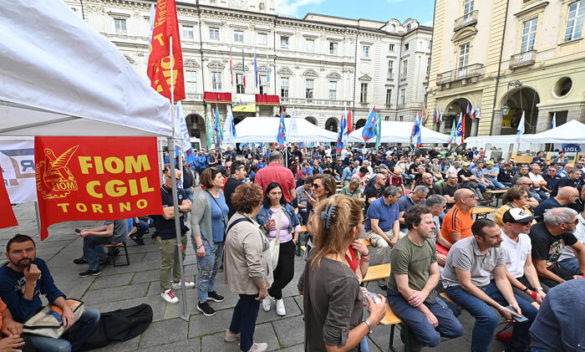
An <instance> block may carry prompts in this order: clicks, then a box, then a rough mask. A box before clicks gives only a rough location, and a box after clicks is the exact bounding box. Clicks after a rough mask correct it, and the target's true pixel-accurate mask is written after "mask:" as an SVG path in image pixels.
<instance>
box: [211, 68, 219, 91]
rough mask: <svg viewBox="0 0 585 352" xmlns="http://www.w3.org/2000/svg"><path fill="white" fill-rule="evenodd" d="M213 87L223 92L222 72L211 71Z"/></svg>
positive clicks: (214, 89)
mask: <svg viewBox="0 0 585 352" xmlns="http://www.w3.org/2000/svg"><path fill="white" fill-rule="evenodd" d="M211 87H212V89H213V91H214V92H221V72H211Z"/></svg>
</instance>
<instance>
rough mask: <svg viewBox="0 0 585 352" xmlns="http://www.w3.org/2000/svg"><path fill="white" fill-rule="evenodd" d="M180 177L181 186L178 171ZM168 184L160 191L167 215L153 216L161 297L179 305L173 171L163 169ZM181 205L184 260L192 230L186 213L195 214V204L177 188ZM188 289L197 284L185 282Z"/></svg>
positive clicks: (179, 280) (180, 217)
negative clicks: (188, 233)
mask: <svg viewBox="0 0 585 352" xmlns="http://www.w3.org/2000/svg"><path fill="white" fill-rule="evenodd" d="M174 172H175V176H176V177H177V183H179V181H180V180H181V173H180V171H179V170H174ZM163 174H164V177H165V183H164V184H163V185H162V186H161V188H160V193H161V197H162V203H163V214H162V215H155V216H153V219H154V227H155V229H156V234H157V237H156V243H157V244H158V248H159V250H160V269H159V278H160V291H161V293H160V296H161V297H162V299H164V300H165V301H166V302H168V303H177V302H179V298H178V297H177V296H175V294H174V293H173V291H172V288H180V287H181V271H180V270H181V268H180V267H179V265H183V263H179V251H178V250H177V234H176V232H175V208H174V206H173V192H172V185H173V179H172V176H171V169H170V168H168V167H165V169H164V170H163ZM177 202H178V204H179V213H180V214H179V222H180V228H181V245H182V247H181V248H183V250H182V251H181V252H182V254H183V257H182V258H183V261H184V260H185V248H186V246H187V236H185V235H186V233H187V231H188V230H189V229H188V228H187V227H186V226H185V223H184V221H185V220H184V219H185V215H184V214H186V213H188V212H190V211H191V201H190V200H189V199H188V198H187V195H186V194H185V191H184V190H183V189H182V188H177ZM171 270H172V271H173V283H172V285H171V283H170V273H171ZM185 286H186V287H194V286H195V283H193V282H192V281H189V280H185Z"/></svg>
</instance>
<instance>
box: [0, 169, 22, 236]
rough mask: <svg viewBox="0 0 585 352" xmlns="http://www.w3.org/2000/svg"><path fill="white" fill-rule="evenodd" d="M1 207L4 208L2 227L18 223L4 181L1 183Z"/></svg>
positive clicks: (0, 220) (1, 218)
mask: <svg viewBox="0 0 585 352" xmlns="http://www.w3.org/2000/svg"><path fill="white" fill-rule="evenodd" d="M0 166H1V164H0ZM0 209H2V216H0V229H3V228H5V227H12V226H16V225H18V222H17V221H16V217H15V216H14V212H13V211H12V205H11V204H10V199H9V198H8V192H6V187H5V186H4V182H2V184H0Z"/></svg>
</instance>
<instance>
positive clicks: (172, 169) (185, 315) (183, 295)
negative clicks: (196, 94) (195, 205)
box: [168, 36, 189, 321]
mask: <svg viewBox="0 0 585 352" xmlns="http://www.w3.org/2000/svg"><path fill="white" fill-rule="evenodd" d="M169 46H170V48H169V57H170V59H171V121H173V123H172V131H173V134H172V136H171V137H169V138H168V142H169V143H168V144H169V145H170V149H171V150H170V151H169V152H170V156H171V157H170V159H171V160H170V161H171V165H170V173H171V180H172V182H173V185H172V188H171V189H172V195H173V210H174V214H175V236H176V238H177V252H178V254H179V255H178V257H179V258H178V259H179V271H180V274H181V301H182V302H183V315H181V318H182V319H183V320H185V321H189V314H188V312H189V307H188V306H187V290H186V287H185V273H184V269H183V253H182V252H181V249H182V247H183V243H182V232H181V223H180V221H179V217H180V213H179V202H178V190H177V174H176V172H175V126H176V123H175V121H176V120H175V119H172V116H173V115H176V114H173V110H174V108H173V107H174V105H175V87H174V83H175V82H174V77H173V73H174V66H173V37H172V36H169ZM175 118H176V117H175Z"/></svg>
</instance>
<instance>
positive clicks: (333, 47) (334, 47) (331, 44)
mask: <svg viewBox="0 0 585 352" xmlns="http://www.w3.org/2000/svg"><path fill="white" fill-rule="evenodd" d="M329 54H331V55H337V43H336V42H329Z"/></svg>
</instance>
